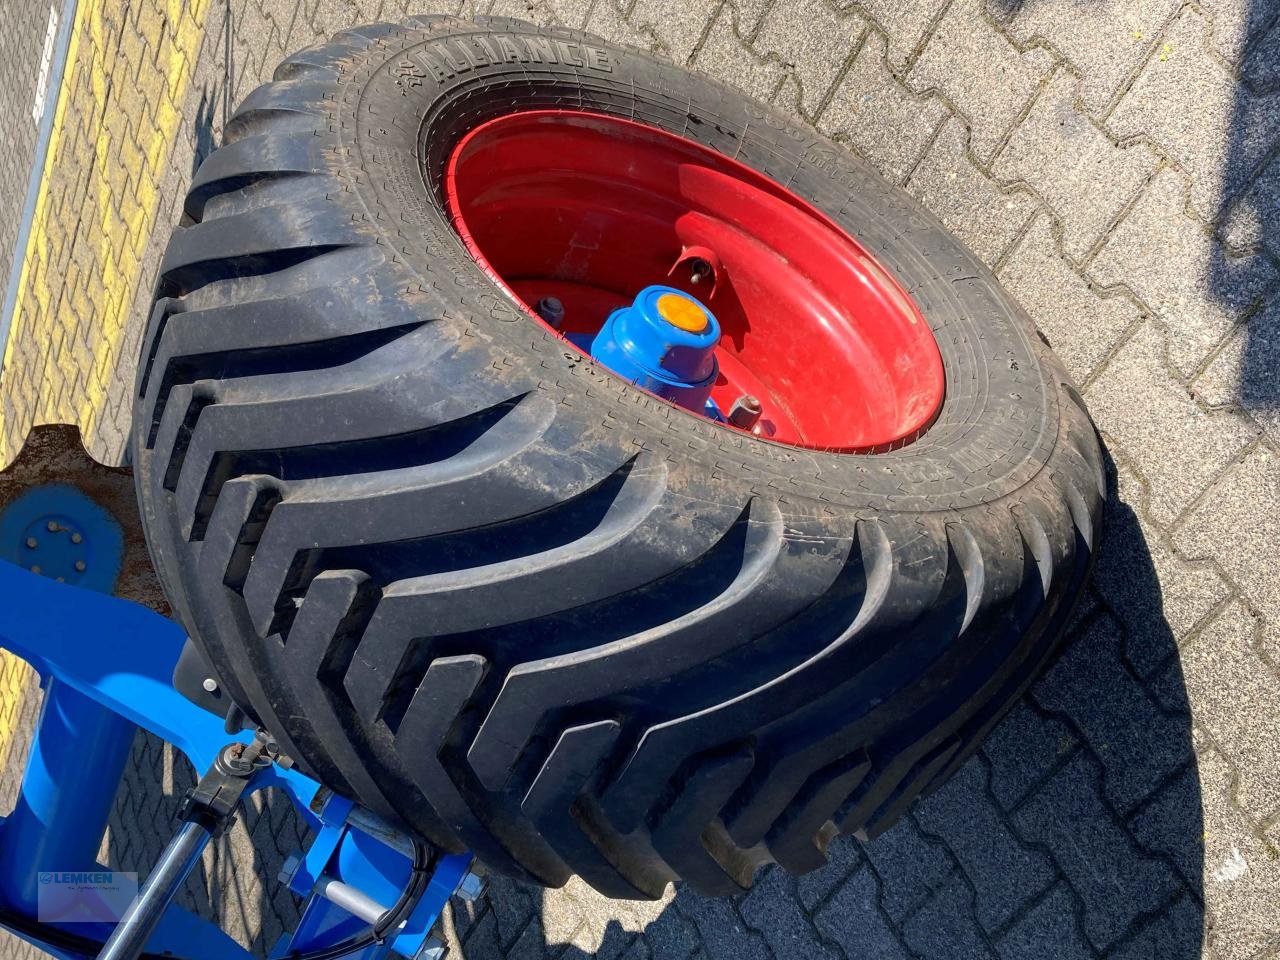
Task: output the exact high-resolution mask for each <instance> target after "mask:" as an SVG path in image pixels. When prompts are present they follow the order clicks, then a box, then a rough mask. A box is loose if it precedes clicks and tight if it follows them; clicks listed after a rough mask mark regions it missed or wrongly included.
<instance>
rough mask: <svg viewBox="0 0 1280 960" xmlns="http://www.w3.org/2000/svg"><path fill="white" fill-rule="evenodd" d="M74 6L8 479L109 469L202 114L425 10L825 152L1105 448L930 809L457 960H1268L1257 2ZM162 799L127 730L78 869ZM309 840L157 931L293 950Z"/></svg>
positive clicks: (452, 923) (502, 887) (6, 385)
mask: <svg viewBox="0 0 1280 960" xmlns="http://www.w3.org/2000/svg"><path fill="white" fill-rule="evenodd" d="M80 2H81V7H82V10H83V12H82V13H81V14H80V15H79V16H78V18H77V22H76V23H77V26H76V29H77V31H78V33H77V36H78V40H79V53H78V55H77V57H76V59H75V60H74V61H73V63H72V65H71V67H70V68H69V71H68V78H67V84H68V87H67V89H68V103H67V110H66V114H65V118H64V122H63V125H62V127H61V128H60V137H59V139H58V142H57V144H56V145H55V150H54V153H53V157H54V165H53V167H52V171H51V174H50V176H49V178H48V184H47V209H48V218H47V219H48V225H47V227H46V228H45V229H44V231H43V233H42V234H41V237H42V238H43V239H41V241H40V243H39V244H37V245H35V246H33V247H31V248H28V249H27V250H26V251H25V255H26V256H27V257H28V259H29V260H30V263H31V281H30V282H31V285H32V286H31V288H30V290H28V291H27V294H26V298H27V299H26V304H27V305H26V306H25V307H24V309H23V313H22V316H21V317H20V320H21V322H20V323H18V324H17V325H16V326H15V339H14V340H13V342H12V344H11V349H10V353H11V360H10V365H9V366H8V367H7V368H6V369H5V371H4V373H3V376H2V377H0V418H2V419H0V438H2V439H3V443H0V460H4V461H6V462H7V460H8V459H9V458H11V457H12V456H13V453H14V451H15V450H16V448H17V446H18V445H19V444H20V443H21V440H22V437H23V436H24V435H25V431H26V429H27V428H28V426H29V425H30V424H31V423H33V422H37V421H38V420H40V419H42V418H65V419H67V420H68V422H75V423H79V424H81V425H82V427H83V428H84V432H85V436H86V438H87V441H88V443H89V445H90V448H91V450H92V452H93V453H94V454H95V455H96V456H98V457H99V458H101V459H103V460H105V461H118V460H119V458H120V457H121V455H122V452H123V446H124V437H125V431H126V429H127V423H128V418H129V405H130V399H129V398H130V393H131V391H130V389H129V384H130V383H131V382H132V377H131V372H130V371H131V369H132V358H133V355H134V353H135V352H136V349H137V344H138V340H139V337H140V335H141V328H142V323H143V320H144V316H143V314H144V312H145V305H146V301H147V299H148V296H149V291H150V288H151V284H152V281H153V278H154V275H155V270H156V266H157V263H158V258H159V256H160V251H161V249H162V247H163V243H164V238H165V235H166V233H167V227H168V225H169V224H171V223H174V222H176V220H177V218H178V216H179V212H180V204H181V197H182V194H183V191H184V190H185V188H186V185H187V184H188V183H189V181H190V177H191V175H192V172H193V171H194V169H195V168H196V166H198V163H199V161H200V159H201V158H202V157H203V156H205V155H207V153H208V152H209V151H210V150H211V149H212V148H213V146H214V144H215V143H216V142H217V140H218V137H219V135H220V131H221V129H222V126H223V124H224V123H225V120H226V118H227V115H228V113H229V111H230V109H231V108H232V107H233V106H234V104H235V103H236V102H238V101H239V100H240V99H242V98H243V97H244V96H246V95H247V94H248V93H249V91H250V90H251V89H253V87H254V86H255V85H256V84H257V83H259V82H261V81H262V80H264V79H266V78H267V77H268V76H269V74H270V72H271V70H272V68H273V67H274V65H275V63H276V62H278V61H279V60H280V59H281V58H283V57H284V56H285V54H286V53H288V52H289V51H291V50H294V49H297V48H299V47H302V46H306V45H308V44H311V43H316V42H318V41H319V40H321V39H322V38H323V37H324V36H326V35H327V34H329V33H331V32H332V31H334V30H337V29H340V28H341V27H344V26H348V25H351V24H353V23H357V22H362V21H371V20H377V19H395V18H398V17H400V16H403V15H404V14H406V13H409V12H414V13H418V12H430V11H433V10H435V11H440V10H445V11H447V12H457V13H464V14H466V13H471V14H475V13H485V12H490V13H500V14H504V15H511V16H520V17H526V18H530V19H535V20H539V21H542V22H554V23H559V24H563V25H569V26H579V27H581V26H585V27H586V28H587V29H590V30H592V31H594V32H596V33H599V34H601V35H603V36H605V37H607V38H609V39H611V40H615V41H618V42H622V43H629V44H633V45H637V46H640V47H643V48H647V49H651V50H654V51H656V52H659V53H661V54H663V55H664V56H667V57H669V58H671V59H673V60H675V61H676V62H678V63H683V64H687V65H690V66H692V67H693V68H695V69H698V70H703V71H705V72H707V73H710V74H712V75H714V76H716V77H718V78H720V79H722V80H724V81H726V82H729V83H732V84H736V85H737V86H739V87H741V88H743V89H746V90H748V91H749V92H751V93H752V94H753V95H754V96H757V97H759V98H761V99H764V100H768V101H771V102H773V103H774V104H775V105H777V106H778V107H779V109H782V110H785V111H786V112H788V113H790V114H792V115H794V116H797V117H799V118H801V119H803V120H805V121H807V122H811V123H814V124H816V125H817V126H818V127H819V128H820V129H822V130H823V131H824V132H826V133H828V134H829V135H831V136H833V137H834V138H835V139H836V140H837V141H838V142H840V143H843V144H845V145H846V146H847V147H848V148H849V149H850V150H852V151H853V152H855V153H856V154H858V155H859V156H861V157H862V158H864V159H865V160H866V161H867V162H869V163H870V164H872V165H873V166H875V167H876V168H877V169H879V170H880V171H881V173H883V174H884V175H885V176H886V177H887V178H889V179H890V180H892V181H894V182H897V183H900V184H902V185H904V186H906V187H907V189H909V190H910V191H911V192H912V193H913V194H914V195H915V196H916V197H918V198H919V199H920V201H921V202H922V203H923V204H924V205H925V206H926V207H927V208H929V209H930V210H931V211H932V212H933V213H934V214H935V215H937V216H938V217H940V218H941V219H942V220H943V221H944V222H945V223H947V224H948V226H949V227H950V228H951V229H952V230H954V231H955V232H956V233H957V234H958V235H959V236H960V237H961V238H963V239H964V240H965V241H966V242H967V243H969V244H970V245H971V246H972V247H973V248H974V250H975V251H977V252H978V253H979V255H980V256H981V257H982V258H983V259H984V260H985V261H986V262H987V263H988V264H989V265H991V266H992V267H993V269H995V270H996V272H997V273H998V275H999V277H1000V278H1001V280H1002V281H1003V283H1004V284H1005V285H1006V286H1007V287H1008V289H1009V290H1010V291H1011V292H1012V293H1013V294H1014V296H1016V297H1017V298H1018V299H1019V300H1020V302H1021V303H1022V304H1023V306H1024V307H1025V308H1026V309H1027V311H1028V313H1029V314H1030V315H1031V316H1032V318H1033V319H1034V320H1035V321H1036V322H1037V323H1038V324H1039V326H1040V327H1041V329H1042V330H1043V332H1044V333H1045V335H1046V337H1047V338H1048V339H1049V340H1050V341H1051V342H1052V343H1053V345H1054V347H1055V348H1056V350H1057V351H1058V353H1059V355H1060V356H1061V357H1062V359H1063V361H1064V362H1065V364H1066V366H1067V367H1068V369H1069V371H1070V373H1071V374H1072V376H1073V377H1074V378H1075V380H1076V381H1077V383H1078V384H1079V386H1080V387H1081V389H1082V392H1083V395H1084V396H1085V398H1086V400H1087V401H1088V403H1089V406H1090V409H1091V410H1092V412H1093V415H1094V417H1095V419H1096V421H1097V423H1098V426H1099V428H1100V429H1101V431H1102V433H1103V435H1104V437H1105V438H1106V441H1107V444H1108V448H1109V451H1110V458H1109V463H1108V474H1109V478H1110V481H1111V485H1112V488H1113V492H1112V495H1111V497H1110V499H1109V502H1108V505H1107V520H1108V523H1107V543H1106V545H1105V546H1104V550H1103V553H1102V555H1101V557H1100V559H1099V561H1098V564H1097V569H1096V571H1095V578H1094V584H1093V586H1092V587H1091V588H1090V591H1089V593H1088V595H1087V596H1086V598H1085V601H1084V603H1083V604H1082V607H1081V611H1080V613H1079V614H1078V617H1077V621H1076V627H1075V628H1074V630H1073V643H1072V645H1071V646H1070V647H1069V648H1068V649H1067V651H1066V652H1065V654H1064V655H1063V657H1062V658H1061V659H1060V660H1059V661H1058V662H1057V664H1056V665H1055V666H1054V667H1053V668H1052V669H1051V670H1050V671H1049V672H1048V673H1047V674H1046V676H1045V677H1044V678H1043V679H1042V680H1040V681H1039V682H1038V683H1037V684H1036V685H1035V686H1034V688H1033V690H1032V692H1031V694H1030V695H1029V696H1028V697H1027V698H1025V699H1024V700H1023V702H1022V703H1020V704H1019V705H1018V706H1017V707H1016V709H1014V710H1013V712H1012V713H1011V714H1010V715H1009V717H1008V718H1007V719H1006V720H1005V721H1004V722H1003V723H1002V724H1001V725H1000V726H999V727H998V728H997V729H996V730H995V732H994V733H993V735H992V736H991V738H990V739H989V740H988V741H987V743H986V744H985V745H984V746H983V748H982V750H981V751H980V752H979V754H978V755H977V756H975V757H974V758H973V759H972V760H971V761H970V763H969V764H968V765H967V766H966V767H965V768H963V769H962V770H961V771H960V773H959V774H958V776H957V777H956V779H955V780H954V781H953V782H952V783H951V784H949V785H948V786H947V787H945V788H943V789H942V790H940V791H939V792H938V793H937V794H935V795H934V796H932V797H930V798H928V799H927V800H926V801H924V802H922V803H921V804H919V805H918V806H917V807H916V808H915V809H914V810H912V811H911V812H910V813H909V814H908V815H907V816H906V817H904V818H903V820H902V821H901V822H900V823H899V824H898V825H897V826H895V827H894V828H893V829H892V830H890V831H889V832H888V833H886V834H885V835H884V836H882V837H881V838H879V839H878V840H876V841H874V842H871V843H869V844H865V845H864V844H862V843H859V842H858V841H856V840H854V839H852V838H842V839H838V840H837V841H835V842H834V843H833V844H832V847H831V850H830V857H831V862H830V863H829V864H828V865H827V866H826V867H824V868H823V869H822V870H819V871H816V872H815V873H813V874H810V875H808V876H805V877H802V878H791V877H788V876H787V875H785V874H784V873H782V872H780V871H778V870H776V869H772V870H768V871H765V872H763V873H762V874H761V875H760V876H759V877H758V878H757V884H756V887H755V888H754V889H753V891H752V892H750V893H748V894H746V895H744V896H742V897H738V898H731V899H723V900H715V899H702V898H698V897H696V896H694V895H692V894H691V893H689V892H688V891H686V890H684V889H683V888H681V887H675V888H672V889H670V890H668V892H667V894H666V896H665V897H664V898H663V899H661V900H659V901H657V902H654V903H645V904H625V903H611V902H608V901H605V900H603V899H601V898H600V897H598V896H596V895H595V894H593V893H592V892H591V891H590V890H589V889H588V888H587V887H586V886H585V885H583V884H581V883H580V882H577V881H574V882H571V883H570V884H569V885H568V886H567V887H565V888H564V889H562V890H557V891H541V890H534V889H530V888H526V887H521V886H520V885H518V884H515V883H512V882H508V881H494V882H493V884H492V885H491V887H490V889H489V891H488V892H487V893H486V895H485V896H484V897H482V898H481V899H480V900H479V901H477V902H476V903H472V904H461V903H457V902H455V903H454V904H453V905H452V908H451V910H450V911H449V913H448V915H447V916H446V918H445V921H444V927H443V929H444V932H445V934H446V936H447V939H448V941H449V943H450V946H451V950H452V955H453V956H455V957H464V958H470V960H477V958H488V957H494V958H498V957H502V958H518V960H522V958H526V957H528V958H533V957H548V958H557V960H559V958H569V960H578V958H584V957H591V958H626V960H686V958H687V960H716V958H726V960H756V958H759V960H808V958H823V960H826V958H832V960H841V958H846V960H872V958H885V960H907V958H912V957H914V958H924V957H940V958H942V957H945V958H956V960H970V958H978V957H998V958H1000V960H1042V958H1047V960H1057V958H1062V960H1075V958H1101V957H1109V958H1157V957H1158V958H1160V960H1200V958H1205V960H1210V958H1211V960H1277V958H1280V787H1278V786H1277V785H1278V784H1280V748H1278V747H1277V744H1280V577H1277V575H1276V572H1275V570H1276V559H1277V557H1280V387H1278V386H1277V384H1278V383H1280V346H1278V344H1280V212H1277V211H1280V3H1277V2H1275V0H989V2H985V3H984V2H981V0H919V2H914V0H913V2H907V0H690V2H687V3H674V2H672V0H464V2H459V3H458V4H457V5H456V6H449V5H447V4H443V3H441V2H440V0H424V2H421V3H408V2H407V0H404V2H402V0H217V2H211V0H201V2H196V3H190V4H182V3H178V2H176V0H174V2H170V3H163V2H159V0H127V2H108V0H80ZM11 10H12V12H11ZM47 12H48V10H47V5H45V6H42V5H40V4H35V3H31V2H29V0H15V4H12V5H11V8H10V7H7V8H6V13H10V18H9V20H8V25H9V27H10V29H7V30H6V31H5V32H4V33H3V34H0V79H3V92H2V93H0V110H2V111H4V117H5V119H6V124H5V126H6V131H7V137H6V142H5V144H4V145H3V146H2V147H0V256H11V255H12V253H11V251H9V248H7V247H6V246H5V244H6V243H9V244H12V240H11V239H10V240H6V239H5V238H11V237H12V236H14V235H15V233H16V229H17V220H16V217H17V215H18V214H17V213H16V212H15V211H17V210H18V208H19V207H20V203H17V201H15V197H16V195H17V192H19V191H21V190H22V189H24V188H25V181H26V175H27V170H28V169H29V166H30V149H31V143H32V142H33V140H32V138H33V130H34V125H33V124H32V123H31V121H30V115H29V111H30V105H31V96H32V91H33V90H34V83H35V76H34V73H33V71H34V70H35V69H36V66H35V64H37V63H38V51H36V52H35V53H34V54H33V48H35V47H37V46H39V42H38V40H33V39H31V38H32V37H36V36H37V35H39V36H41V37H42V36H43V30H44V28H45V25H46V21H47ZM24 118H25V126H24V125H23V124H24ZM24 151H25V152H24ZM108 160H109V161H111V162H106V161H108ZM2 265H3V261H0V266H2ZM0 691H2V692H3V696H4V699H3V702H0V707H2V708H3V709H0V722H3V723H4V725H5V726H4V729H7V730H12V731H14V733H13V736H12V737H10V738H8V740H7V742H6V743H5V744H4V749H3V751H0V752H3V753H4V756H2V757H0V760H3V761H4V764H3V767H0V770H2V771H3V772H2V774H0V810H4V809H7V807H8V805H9V804H11V802H12V800H13V795H14V790H15V787H16V783H17V771H18V769H19V768H20V766H21V760H22V757H23V756H24V755H25V749H26V743H27V740H28V739H29V732H30V729H31V724H32V723H33V721H34V718H35V714H36V706H37V696H36V694H35V693H34V690H33V687H32V684H31V681H30V677H29V676H28V675H27V674H24V673H22V672H21V671H20V670H18V669H17V668H15V667H14V666H13V665H12V664H9V663H0ZM190 778H191V773H190V771H187V770H184V769H183V767H182V764H181V763H180V762H178V761H177V760H176V759H175V758H174V756H173V753H172V751H171V750H168V749H166V748H164V747H163V745H161V744H158V743H156V742H154V741H151V740H148V739H147V738H140V739H139V741H138V744H137V746H136V748H135V751H134V755H133V759H132V762H131V765H130V772H129V775H128V776H127V777H126V779H125V782H124V783H123V784H122V787H121V791H120V794H119V796H118V797H117V802H116V807H115V810H114V812H113V815H112V820H111V824H110V829H109V831H108V835H107V837H106V838H105V839H104V847H103V856H104V857H105V859H106V860H107V862H109V863H110V864H111V865H113V866H115V867H116V868H118V869H137V870H139V871H145V870H146V869H147V867H148V865H149V864H150V863H152V862H154V859H155V856H156V854H157V853H158V851H159V849H160V845H161V844H162V843H163V842H164V839H165V838H166V836H167V833H168V830H169V829H170V825H171V817H172V811H173V809H174V808H175V805H176V802H177V798H178V796H179V795H180V793H181V791H182V790H183V789H184V788H185V786H186V785H188V784H189V783H190ZM304 840H305V837H304V836H303V835H302V832H301V831H300V830H299V829H298V828H297V825H296V822H295V821H294V820H293V818H292V817H291V816H290V815H289V813H288V809H287V806H286V805H285V804H284V803H283V801H281V800H278V799H272V798H268V799H267V800H264V801H263V803H261V804H259V805H257V806H256V807H255V808H254V810H253V811H251V815H250V816H249V817H247V818H246V820H245V822H244V823H243V824H241V825H239V826H237V827H236V828H235V830H233V831H232V832H231V834H229V835H228V837H227V838H225V839H224V840H223V841H222V842H221V843H220V844H219V845H218V846H217V847H215V848H214V849H212V850H211V851H210V852H209V853H208V854H207V855H206V857H205V859H204V860H203V861H202V864H201V866H200V868H199V870H198V871H197V874H196V876H195V877H194V878H193V880H192V882H191V883H190V884H189V885H188V887H187V888H186V889H185V890H184V892H183V902H184V903H185V904H187V905H188V906H190V907H192V908H193V909H197V910H199V911H200V912H202V913H203V914H205V915H207V916H210V917H213V918H215V919H216V920H218V922H220V923H221V924H222V925H223V926H224V927H226V928H227V929H228V930H229V931H230V932H232V933H233V935H234V936H236V937H237V939H239V940H240V941H241V942H243V943H246V944H248V945H250V946H251V947H252V948H253V949H254V950H255V951H258V952H260V953H261V952H263V951H265V950H266V949H267V948H269V947H270V945H271V944H272V943H273V942H274V940H275V938H276V937H277V936H278V934H279V933H280V932H281V931H282V930H284V929H286V928H288V927H289V926H290V925H291V924H292V923H294V922H296V918H297V907H298V905H297V903H296V902H295V901H294V900H293V898H292V897H290V896H289V895H288V894H287V893H282V892H281V891H280V889H279V886H278V885H277V884H276V883H275V882H274V881H273V880H272V877H273V876H274V874H275V872H276V870H278V868H279V864H280V861H281V859H282V858H283V856H285V855H286V854H288V853H290V852H292V850H294V849H296V848H297V847H298V846H299V845H300V844H301V843H303V842H304ZM34 955H35V954H34V952H31V951H26V950H25V949H22V948H18V947H16V946H14V945H13V943H12V941H9V940H0V956H4V957H5V958H8V957H16V958H25V957H27V956H34Z"/></svg>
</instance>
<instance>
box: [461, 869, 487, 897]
mask: <svg viewBox="0 0 1280 960" xmlns="http://www.w3.org/2000/svg"><path fill="white" fill-rule="evenodd" d="M487 884H488V881H487V880H485V878H484V877H482V876H480V874H478V873H476V872H475V871H474V870H468V871H467V874H466V876H464V877H463V878H462V879H461V880H460V881H459V882H458V889H457V890H455V891H453V895H454V896H455V897H457V898H458V899H459V900H461V901H462V902H463V903H474V902H475V901H477V900H479V899H480V895H481V894H483V893H484V888H485V886H486V885H487Z"/></svg>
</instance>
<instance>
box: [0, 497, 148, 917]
mask: <svg viewBox="0 0 1280 960" xmlns="http://www.w3.org/2000/svg"><path fill="white" fill-rule="evenodd" d="M123 548H124V538H123V534H122V533H121V531H120V528H119V526H118V525H117V524H116V522H115V521H114V520H113V519H112V517H111V516H110V514H108V513H107V512H106V511H104V510H103V509H102V508H101V507H99V506H98V505H97V504H95V503H93V502H92V501H91V500H89V499H88V498H86V497H85V496H84V495H83V494H81V493H80V492H78V491H76V490H74V489H72V488H70V487H63V486H49V487H40V488H37V489H35V490H32V491H30V492H29V493H27V494H24V495H23V496H22V497H19V498H18V499H17V500H15V501H14V502H13V503H11V504H10V505H9V506H8V507H7V508H6V509H5V511H4V513H3V515H2V516H0V559H4V560H9V561H10V562H14V563H18V564H19V565H21V566H23V567H26V568H27V569H29V570H32V571H34V572H38V573H44V574H45V575H46V576H50V577H52V576H54V575H55V573H56V574H57V575H58V576H59V577H60V578H63V579H66V580H69V581H72V582H76V583H77V584H78V585H79V586H81V587H85V588H87V589H90V590H97V591H99V592H101V593H110V592H111V591H112V589H113V588H114V586H115V581H116V576H117V574H118V573H119V571H120V563H121V560H122V558H123ZM85 629H86V630H92V629H93V625H92V624H90V623H86V624H85ZM136 731H137V727H136V726H135V725H134V724H132V723H130V722H129V721H128V720H126V719H125V718H123V717H121V716H120V715H119V714H118V713H115V712H113V711H112V710H110V709H108V708H107V707H105V706H103V705H102V704H100V703H98V702H97V701H95V700H92V699H90V698H89V697H87V696H85V695H84V694H82V693H80V692H79V691H77V690H76V689H74V688H73V687H71V686H69V685H67V684H65V683H62V682H60V681H59V680H57V679H55V678H53V677H46V678H45V690H44V703H43V705H42V706H41V709H40V719H39V722H38V723H37V725H36V729H35V733H34V735H33V739H32V743H31V752H30V754H29V755H28V758H27V769H26V773H25V775H24V776H23V780H22V791H21V793H20V794H19V795H18V800H17V804H16V805H15V807H14V810H13V813H12V814H11V815H10V816H9V817H7V818H5V820H4V821H3V824H2V825H0V901H3V902H4V903H5V904H7V905H8V906H9V907H10V908H12V909H16V910H18V911H19V912H21V913H23V914H25V915H27V916H30V917H36V916H37V912H38V911H37V908H38V894H39V877H40V874H41V873H56V872H64V871H82V870H86V869H89V868H91V867H92V866H93V865H94V863H95V861H96V859H97V855H98V848H99V846H100V845H101V843H102V834H103V831H104V830H105V828H106V824H107V817H108V815H109V814H110V812H111V805H112V803H113V802H114V800H115V795H116V788H117V787H118V786H119V784H120V777H121V775H122V773H123V772H124V765H125V762H126V761H127V759H128V757H129V750H130V748H131V747H132V745H133V738H134V734H135V733H136Z"/></svg>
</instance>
